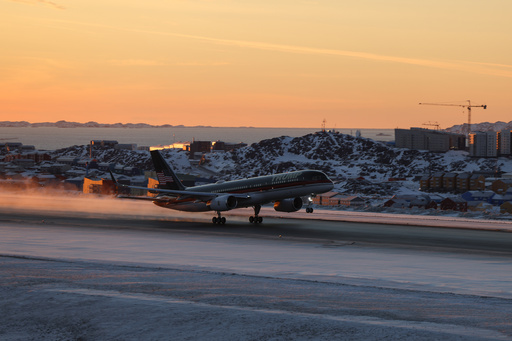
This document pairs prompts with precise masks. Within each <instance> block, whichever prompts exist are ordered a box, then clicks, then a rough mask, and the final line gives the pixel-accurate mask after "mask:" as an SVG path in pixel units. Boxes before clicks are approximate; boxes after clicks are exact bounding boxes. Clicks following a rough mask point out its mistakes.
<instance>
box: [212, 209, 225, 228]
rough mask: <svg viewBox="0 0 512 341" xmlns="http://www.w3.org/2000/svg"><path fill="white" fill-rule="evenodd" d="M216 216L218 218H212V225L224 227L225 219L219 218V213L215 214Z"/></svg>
mask: <svg viewBox="0 0 512 341" xmlns="http://www.w3.org/2000/svg"><path fill="white" fill-rule="evenodd" d="M217 214H218V215H219V216H218V217H213V218H212V223H214V224H217V225H224V224H225V223H226V217H221V215H220V212H217Z"/></svg>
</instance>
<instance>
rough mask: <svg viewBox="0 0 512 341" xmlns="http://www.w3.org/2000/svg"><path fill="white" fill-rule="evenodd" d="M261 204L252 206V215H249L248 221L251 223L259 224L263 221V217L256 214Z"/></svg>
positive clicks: (258, 212)
mask: <svg viewBox="0 0 512 341" xmlns="http://www.w3.org/2000/svg"><path fill="white" fill-rule="evenodd" d="M260 210H261V205H256V206H254V216H250V217H249V222H250V223H251V224H261V223H262V222H263V217H260V216H258V214H260Z"/></svg>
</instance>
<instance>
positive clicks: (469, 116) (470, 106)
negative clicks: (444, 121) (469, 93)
mask: <svg viewBox="0 0 512 341" xmlns="http://www.w3.org/2000/svg"><path fill="white" fill-rule="evenodd" d="M420 105H442V106H450V107H463V108H468V127H467V134H466V135H468V136H469V133H470V132H471V108H484V109H487V105H471V101H470V100H469V99H468V104H449V103H420Z"/></svg>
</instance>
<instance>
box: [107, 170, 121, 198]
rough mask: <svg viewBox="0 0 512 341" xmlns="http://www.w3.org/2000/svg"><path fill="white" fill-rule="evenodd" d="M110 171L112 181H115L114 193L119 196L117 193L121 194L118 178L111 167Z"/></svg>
mask: <svg viewBox="0 0 512 341" xmlns="http://www.w3.org/2000/svg"><path fill="white" fill-rule="evenodd" d="M108 172H109V173H110V178H111V179H112V182H113V183H114V194H115V195H116V196H117V195H119V186H118V183H117V180H116V178H115V176H114V173H112V171H111V170H110V168H109V169H108Z"/></svg>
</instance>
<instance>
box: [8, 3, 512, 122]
mask: <svg viewBox="0 0 512 341" xmlns="http://www.w3.org/2000/svg"><path fill="white" fill-rule="evenodd" d="M511 14H512V1H510V0H486V1H482V0H429V1H410V0H385V1H384V0H358V1H345V0H303V1H301V0H271V1H270V0H240V1H238V0H237V1H235V0H144V1H140V0H137V1H135V0H123V1H118V0H51V1H50V0H0V19H1V20H0V32H1V33H0V46H1V50H2V52H1V53H0V121H3V120H8V121H22V120H24V121H29V122H45V121H58V120H67V121H77V122H88V121H97V122H101V123H116V122H122V123H138V122H145V123H150V124H173V125H179V124H183V125H211V126H254V127H320V126H321V124H322V120H323V119H326V121H327V127H328V128H340V129H341V128H396V127H400V128H408V127H410V126H421V125H422V124H423V123H426V122H428V121H430V122H439V124H440V125H441V127H442V128H446V127H449V126H451V125H454V124H461V123H464V122H466V121H467V113H466V111H464V109H463V108H459V107H443V106H420V105H418V103H419V102H437V103H457V104H464V103H465V102H464V101H465V100H468V99H469V100H471V101H472V103H473V104H487V105H488V108H487V110H483V109H482V108H475V109H474V110H473V111H472V121H473V123H477V122H483V121H489V122H495V121H500V120H501V121H506V122H509V121H511V120H512V38H511V36H512V20H511V19H510V15H511Z"/></svg>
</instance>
